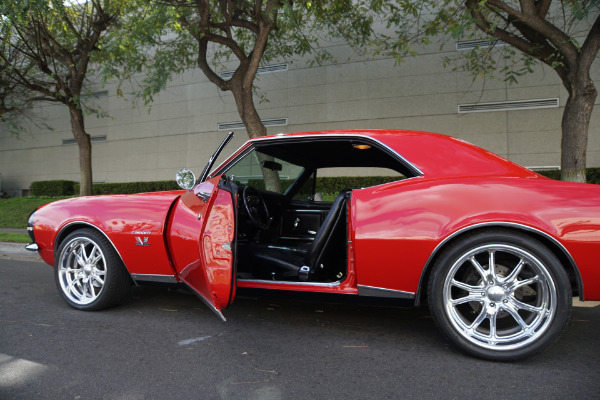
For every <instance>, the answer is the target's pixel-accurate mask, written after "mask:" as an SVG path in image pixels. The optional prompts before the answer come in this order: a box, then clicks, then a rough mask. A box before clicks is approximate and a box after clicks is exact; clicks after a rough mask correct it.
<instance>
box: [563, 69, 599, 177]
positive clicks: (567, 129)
mask: <svg viewBox="0 0 600 400" xmlns="http://www.w3.org/2000/svg"><path fill="white" fill-rule="evenodd" d="M565 86H566V87H567V90H568V91H569V98H568V99H567V104H566V105H565V110H564V113H563V118H562V142H561V153H562V155H561V179H562V180H563V181H571V182H585V181H586V149H587V142H588V129H589V125H590V119H591V116H592V110H593V109H594V102H595V101H596V96H597V91H596V88H595V87H594V83H593V81H592V80H591V79H589V77H588V79H582V78H579V77H575V78H574V79H573V80H572V83H571V84H570V85H565Z"/></svg>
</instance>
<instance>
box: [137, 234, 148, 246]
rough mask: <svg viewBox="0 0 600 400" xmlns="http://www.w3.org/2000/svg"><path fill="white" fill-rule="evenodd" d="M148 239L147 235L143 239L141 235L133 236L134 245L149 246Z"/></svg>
mask: <svg viewBox="0 0 600 400" xmlns="http://www.w3.org/2000/svg"><path fill="white" fill-rule="evenodd" d="M148 240H150V238H149V237H144V239H142V238H141V236H136V237H135V245H136V246H150V243H148Z"/></svg>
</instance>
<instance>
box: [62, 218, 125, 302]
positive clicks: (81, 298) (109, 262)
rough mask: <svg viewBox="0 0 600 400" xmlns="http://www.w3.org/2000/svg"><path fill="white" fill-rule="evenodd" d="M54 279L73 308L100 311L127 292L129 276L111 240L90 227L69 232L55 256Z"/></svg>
mask: <svg viewBox="0 0 600 400" xmlns="http://www.w3.org/2000/svg"><path fill="white" fill-rule="evenodd" d="M54 265H55V268H54V280H55V282H56V286H57V288H58V292H59V293H60V295H61V297H62V298H63V299H64V300H65V301H66V302H67V303H68V304H69V305H70V306H71V307H73V308H75V309H78V310H84V311H96V310H102V309H105V308H108V307H112V306H115V305H117V304H119V303H120V302H121V301H122V300H123V299H124V298H125V297H126V296H127V294H128V293H129V290H130V288H131V278H130V277H129V274H128V272H127V270H126V269H125V266H124V265H123V262H122V261H121V258H120V257H119V255H118V254H117V252H116V251H115V249H114V248H113V246H112V245H111V243H110V242H109V241H108V240H107V239H106V238H105V237H104V236H103V235H102V234H100V233H99V232H97V231H95V230H93V229H81V230H78V231H75V232H72V233H70V234H69V235H68V236H67V237H66V238H65V239H64V240H63V241H62V243H61V245H60V247H59V248H58V251H57V252H56V255H55V263H54Z"/></svg>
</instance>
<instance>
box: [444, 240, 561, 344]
mask: <svg viewBox="0 0 600 400" xmlns="http://www.w3.org/2000/svg"><path fill="white" fill-rule="evenodd" d="M443 298H444V304H445V307H446V312H447V314H448V316H449V317H450V321H451V322H452V324H453V325H454V327H455V328H456V329H457V331H458V332H460V334H461V335H462V336H463V337H464V338H465V339H467V340H469V341H470V342H472V343H474V344H476V345H478V346H481V347H485V348H489V349H495V350H513V349H517V348H520V347H523V346H527V344H528V343H530V342H532V341H535V340H536V339H537V337H538V336H540V335H543V333H544V331H545V330H546V329H547V328H548V326H549V325H550V322H551V321H552V318H553V317H554V313H555V307H556V287H555V286H554V282H553V280H552V278H551V277H550V275H549V273H548V271H547V270H546V268H545V267H544V264H542V262H541V261H539V260H538V259H537V258H536V257H534V256H533V255H531V254H529V253H528V252H526V251H525V250H523V249H520V248H518V247H514V246H507V245H500V244H495V245H486V246H480V247H477V248H475V249H473V250H471V251H469V252H467V253H465V254H464V255H463V256H462V257H460V258H459V259H458V260H457V261H456V262H455V263H454V265H453V266H452V267H451V269H450V272H449V273H448V275H447V276H446V280H445V281H444V293H443Z"/></svg>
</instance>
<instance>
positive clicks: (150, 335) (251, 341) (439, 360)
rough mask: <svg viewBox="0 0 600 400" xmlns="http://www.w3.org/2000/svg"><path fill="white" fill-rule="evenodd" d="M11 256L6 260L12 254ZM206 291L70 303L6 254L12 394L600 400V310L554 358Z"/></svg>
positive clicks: (46, 274)
mask: <svg viewBox="0 0 600 400" xmlns="http://www.w3.org/2000/svg"><path fill="white" fill-rule="evenodd" d="M5 257H6V256H5ZM225 316H226V317H227V319H228V321H227V322H221V321H220V320H219V319H218V318H217V317H216V316H215V315H213V314H212V313H211V312H210V311H209V310H208V309H207V308H206V307H205V306H204V304H202V303H201V302H200V301H199V300H198V299H197V298H196V297H195V296H193V295H190V294H188V293H184V292H180V291H166V290H163V289H159V288H152V287H146V288H135V290H134V291H133V293H132V297H131V299H130V300H129V301H128V302H127V303H126V304H124V305H122V306H120V307H116V308H113V309H110V310H106V311H102V312H81V311H76V310H73V309H71V308H69V307H68V306H67V305H66V304H65V303H64V302H63V301H62V300H61V298H60V297H59V295H58V293H57V291H56V288H55V286H54V281H53V276H52V269H51V267H49V266H47V265H46V264H43V263H41V262H36V261H30V260H23V259H7V258H4V259H0V399H74V400H75V399H82V400H84V399H127V400H128V399H411V398H418V399H433V398H435V399H438V398H445V399H463V398H482V399H486V398H493V399H507V398H510V399H565V398H576V399H598V396H599V393H600V335H599V332H600V306H597V307H575V308H574V312H573V318H572V322H571V325H570V327H569V328H568V330H567V332H566V333H565V335H564V336H563V337H562V338H561V340H560V341H559V342H558V343H556V344H554V345H553V346H552V347H551V348H550V349H548V350H547V351H546V352H544V353H543V354H540V355H538V356H536V357H533V358H530V359H527V360H524V361H521V362H513V363H494V362H487V361H482V360H478V359H475V358H472V357H469V356H466V355H463V354H462V353H461V352H459V351H457V350H456V349H455V348H454V347H453V346H452V345H450V344H449V343H448V342H447V341H446V340H445V339H444V338H443V337H442V336H441V335H440V334H439V333H438V331H437V329H436V327H435V325H434V323H433V321H432V320H431V318H430V317H429V315H428V313H427V311H426V310H418V309H394V308H372V307H359V306H350V305H324V304H318V303H309V302H295V301H287V300H286V301H273V300H256V299H236V301H235V303H234V304H233V305H232V306H231V307H230V308H229V309H227V310H225Z"/></svg>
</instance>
